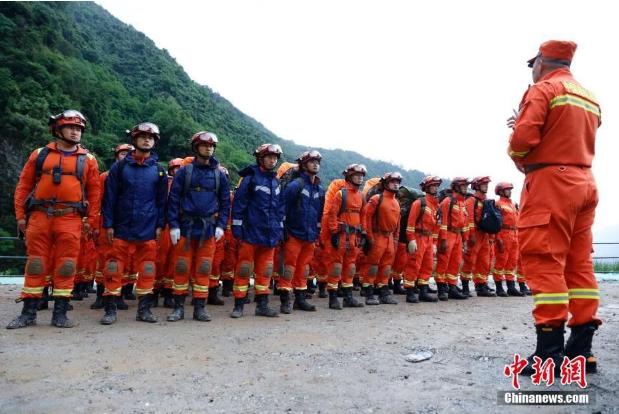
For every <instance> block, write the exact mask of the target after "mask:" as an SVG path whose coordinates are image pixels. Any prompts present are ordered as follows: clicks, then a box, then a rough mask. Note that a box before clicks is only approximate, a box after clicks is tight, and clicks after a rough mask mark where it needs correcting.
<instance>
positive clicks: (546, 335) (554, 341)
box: [520, 325, 565, 377]
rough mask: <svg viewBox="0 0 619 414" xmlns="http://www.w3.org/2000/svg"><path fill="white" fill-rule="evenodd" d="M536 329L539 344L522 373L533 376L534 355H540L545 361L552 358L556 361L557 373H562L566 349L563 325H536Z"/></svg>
mask: <svg viewBox="0 0 619 414" xmlns="http://www.w3.org/2000/svg"><path fill="white" fill-rule="evenodd" d="M535 330H536V333H537V346H536V347H535V352H534V353H533V355H531V356H529V357H528V358H527V361H528V362H529V364H528V365H527V366H526V367H524V369H523V370H522V371H521V373H520V375H526V376H529V377H530V376H531V375H533V374H534V373H535V370H534V369H533V362H534V361H533V357H534V356H538V357H540V358H541V359H542V361H545V360H546V359H547V358H552V359H553V360H554V363H555V375H559V374H560V373H561V364H562V363H563V357H564V355H565V351H564V348H563V333H564V329H563V326H560V327H558V328H556V327H550V326H543V325H536V326H535Z"/></svg>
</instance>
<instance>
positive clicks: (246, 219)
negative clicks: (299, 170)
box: [232, 165, 284, 247]
mask: <svg viewBox="0 0 619 414" xmlns="http://www.w3.org/2000/svg"><path fill="white" fill-rule="evenodd" d="M239 175H240V176H241V177H242V180H241V183H240V184H239V188H238V189H237V190H236V192H235V193H234V202H233V203H232V234H233V235H234V237H235V238H237V239H240V240H242V241H245V242H247V243H250V244H258V245H262V246H267V247H274V246H275V245H276V244H277V243H279V242H280V240H282V237H283V228H284V223H283V221H284V204H283V203H280V197H279V191H280V189H279V181H278V179H277V178H276V177H275V173H274V172H271V171H262V170H261V169H260V167H259V166H258V165H250V166H249V167H246V168H244V169H243V170H241V171H240V172H239Z"/></svg>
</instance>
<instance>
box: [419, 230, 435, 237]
mask: <svg viewBox="0 0 619 414" xmlns="http://www.w3.org/2000/svg"><path fill="white" fill-rule="evenodd" d="M415 234H421V235H422V236H432V232H431V231H429V230H424V229H415Z"/></svg>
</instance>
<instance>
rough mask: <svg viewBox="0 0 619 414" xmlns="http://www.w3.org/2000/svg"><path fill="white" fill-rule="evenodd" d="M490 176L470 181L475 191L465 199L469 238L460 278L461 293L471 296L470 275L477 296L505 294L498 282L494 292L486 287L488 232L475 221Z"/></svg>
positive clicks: (488, 266)
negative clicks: (479, 227) (478, 226)
mask: <svg viewBox="0 0 619 414" xmlns="http://www.w3.org/2000/svg"><path fill="white" fill-rule="evenodd" d="M489 182H490V177H488V176H485V177H475V178H474V179H473V180H472V181H471V189H473V190H475V193H474V194H473V195H472V196H470V197H468V198H467V199H466V201H465V205H466V212H467V215H468V219H469V224H468V227H469V238H468V241H467V244H468V245H467V252H466V254H465V255H464V264H463V265H462V273H461V276H460V280H461V282H462V293H463V294H464V295H467V296H469V297H470V296H471V295H470V292H469V281H470V280H471V277H472V279H473V282H474V283H475V292H476V293H477V296H486V297H492V296H496V295H497V294H498V295H499V296H507V294H506V293H505V292H504V291H503V290H502V288H503V286H502V285H501V284H499V285H498V286H497V289H496V292H497V293H496V294H495V293H494V292H492V291H490V288H489V287H488V274H489V273H490V238H491V236H490V234H488V233H485V232H483V231H481V230H480V229H478V228H477V223H479V221H480V219H481V212H482V210H483V208H484V201H485V200H486V198H487V196H486V194H487V193H488V183H489Z"/></svg>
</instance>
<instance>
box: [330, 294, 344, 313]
mask: <svg viewBox="0 0 619 414" xmlns="http://www.w3.org/2000/svg"><path fill="white" fill-rule="evenodd" d="M329 309H335V310H342V305H341V304H340V301H339V299H338V298H337V290H330V291H329Z"/></svg>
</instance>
